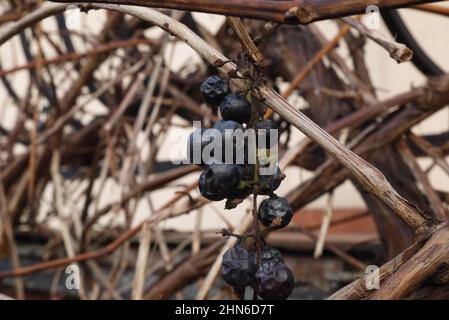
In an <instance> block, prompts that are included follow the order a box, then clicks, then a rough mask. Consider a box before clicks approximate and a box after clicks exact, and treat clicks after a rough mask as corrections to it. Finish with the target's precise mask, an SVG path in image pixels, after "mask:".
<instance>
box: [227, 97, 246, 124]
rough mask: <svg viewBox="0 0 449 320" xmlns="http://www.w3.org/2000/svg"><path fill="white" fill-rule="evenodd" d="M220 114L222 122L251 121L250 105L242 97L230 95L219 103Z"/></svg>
mask: <svg viewBox="0 0 449 320" xmlns="http://www.w3.org/2000/svg"><path fill="white" fill-rule="evenodd" d="M220 114H221V116H222V118H223V119H224V120H232V121H235V122H238V123H248V122H249V120H250V119H251V105H250V104H249V102H248V101H247V100H246V99H245V98H244V97H242V96H238V95H235V94H233V93H231V94H228V95H227V96H226V97H224V98H223V100H222V101H221V103H220Z"/></svg>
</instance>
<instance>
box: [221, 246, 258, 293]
mask: <svg viewBox="0 0 449 320" xmlns="http://www.w3.org/2000/svg"><path fill="white" fill-rule="evenodd" d="M256 269H257V265H256V256H255V254H254V252H252V251H250V250H248V249H246V248H245V247H244V246H242V245H235V246H233V247H232V248H230V249H228V250H227V251H226V252H225V253H224V254H223V260H222V263H221V274H222V276H223V280H224V281H226V283H227V284H229V285H230V286H232V287H235V288H244V287H245V286H248V285H250V284H251V283H253V282H254V273H255V272H256Z"/></svg>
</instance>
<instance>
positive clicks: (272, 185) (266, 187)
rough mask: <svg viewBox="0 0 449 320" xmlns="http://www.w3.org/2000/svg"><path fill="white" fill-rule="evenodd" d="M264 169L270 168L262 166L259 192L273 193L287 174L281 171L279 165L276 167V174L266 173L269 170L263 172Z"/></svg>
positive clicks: (261, 193)
mask: <svg viewBox="0 0 449 320" xmlns="http://www.w3.org/2000/svg"><path fill="white" fill-rule="evenodd" d="M262 170H267V171H268V170H269V167H267V168H260V170H259V172H260V173H259V174H260V175H259V192H258V193H259V194H260V195H267V196H269V195H271V194H273V192H274V191H276V190H277V188H279V186H280V185H281V182H282V180H283V179H284V178H285V175H284V174H283V173H282V172H281V169H279V167H276V169H275V171H274V174H265V173H269V172H263V171H262Z"/></svg>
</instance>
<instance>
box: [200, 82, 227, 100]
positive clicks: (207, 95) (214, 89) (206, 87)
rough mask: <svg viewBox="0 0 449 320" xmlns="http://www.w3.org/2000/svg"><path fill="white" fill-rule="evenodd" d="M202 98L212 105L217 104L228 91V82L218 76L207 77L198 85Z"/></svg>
mask: <svg viewBox="0 0 449 320" xmlns="http://www.w3.org/2000/svg"><path fill="white" fill-rule="evenodd" d="M200 91H201V95H202V96H203V98H204V100H205V101H206V102H207V103H209V104H211V105H214V106H218V105H219V104H220V102H221V100H223V98H224V97H225V96H226V95H227V94H228V92H229V85H228V83H227V82H226V81H225V80H223V79H221V78H220V77H219V76H212V77H209V78H207V79H206V80H205V81H204V82H203V83H202V84H201V87H200Z"/></svg>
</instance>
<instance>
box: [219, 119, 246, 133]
mask: <svg viewBox="0 0 449 320" xmlns="http://www.w3.org/2000/svg"><path fill="white" fill-rule="evenodd" d="M214 129H217V130H219V131H220V132H221V133H224V132H226V131H225V130H237V129H241V130H243V129H244V128H243V126H242V125H241V124H240V123H238V122H236V121H233V120H218V121H217V122H215V124H214Z"/></svg>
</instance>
